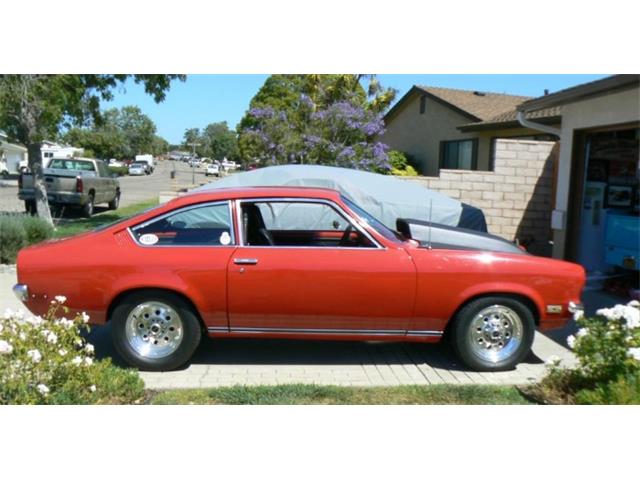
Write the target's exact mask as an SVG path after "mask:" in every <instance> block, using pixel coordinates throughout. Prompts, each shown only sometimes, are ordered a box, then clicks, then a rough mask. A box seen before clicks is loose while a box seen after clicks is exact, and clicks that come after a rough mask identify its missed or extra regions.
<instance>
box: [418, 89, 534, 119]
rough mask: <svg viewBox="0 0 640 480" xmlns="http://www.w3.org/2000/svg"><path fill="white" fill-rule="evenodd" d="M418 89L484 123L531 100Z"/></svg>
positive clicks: (484, 93) (467, 91) (482, 93)
mask: <svg viewBox="0 0 640 480" xmlns="http://www.w3.org/2000/svg"><path fill="white" fill-rule="evenodd" d="M416 87H417V88H418V89H420V90H422V91H423V92H426V93H427V94H430V95H432V96H434V97H437V98H439V99H440V100H443V101H445V102H446V103H449V104H451V105H453V106H454V107H457V108H458V109H460V110H462V111H464V112H467V113H469V114H470V115H472V116H473V117H475V118H477V119H478V120H481V121H484V120H489V119H491V118H494V117H496V116H498V115H500V114H503V113H506V112H509V111H511V110H515V108H516V106H518V105H519V104H521V103H522V102H524V101H525V100H528V99H530V98H531V97H523V96H519V95H507V94H503V93H492V92H479V91H473V90H458V89H454V88H440V87H427V86H422V85H417V86H416Z"/></svg>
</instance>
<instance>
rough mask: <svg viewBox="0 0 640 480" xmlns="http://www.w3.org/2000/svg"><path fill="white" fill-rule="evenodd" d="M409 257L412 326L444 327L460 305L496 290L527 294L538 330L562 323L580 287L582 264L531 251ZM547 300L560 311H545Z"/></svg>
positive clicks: (424, 252) (417, 252) (422, 251)
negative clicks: (413, 284)
mask: <svg viewBox="0 0 640 480" xmlns="http://www.w3.org/2000/svg"><path fill="white" fill-rule="evenodd" d="M411 255H412V257H413V259H414V262H415V264H416V268H417V271H418V280H417V282H418V286H417V298H416V307H415V315H414V320H413V322H414V325H413V327H412V329H415V330H444V329H445V328H446V325H447V323H448V322H449V320H450V319H451V318H452V317H453V316H454V314H455V312H456V311H457V310H458V309H459V308H460V307H461V306H462V305H463V304H464V303H466V302H468V301H469V300H471V299H473V298H474V297H478V296H486V295H491V294H500V293H502V294H513V295H519V296H522V297H526V298H527V299H528V300H529V301H530V302H531V303H532V304H533V305H535V308H536V310H537V315H536V317H537V320H539V325H540V327H541V328H543V329H544V328H549V327H552V326H553V327H555V326H561V325H562V324H563V323H564V322H565V321H566V319H568V318H569V317H570V314H569V313H568V311H567V310H566V307H567V304H568V303H569V302H570V301H580V294H581V291H582V288H583V286H584V270H583V269H582V267H581V266H579V265H575V264H572V263H569V262H564V261H559V260H552V259H548V258H542V257H535V256H532V255H512V254H500V253H489V252H476V251H463V250H444V249H442V250H440V249H433V250H429V249H426V248H415V249H412V250H411ZM549 304H561V305H563V312H562V313H560V314H547V313H546V306H547V305H549Z"/></svg>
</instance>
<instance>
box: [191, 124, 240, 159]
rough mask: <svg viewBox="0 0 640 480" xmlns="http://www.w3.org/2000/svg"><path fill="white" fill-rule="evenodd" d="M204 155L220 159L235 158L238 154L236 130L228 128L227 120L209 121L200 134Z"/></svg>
mask: <svg viewBox="0 0 640 480" xmlns="http://www.w3.org/2000/svg"><path fill="white" fill-rule="evenodd" d="M200 138H201V142H200V143H202V145H203V151H204V154H205V156H207V157H210V158H214V159H217V160H222V159H223V158H225V157H226V158H227V159H229V160H235V159H236V158H237V156H238V140H237V135H236V132H234V131H233V130H229V126H228V125H227V122H216V123H210V124H209V125H207V126H206V127H204V129H203V130H202V135H201V136H200Z"/></svg>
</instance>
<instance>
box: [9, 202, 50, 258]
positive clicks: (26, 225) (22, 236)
mask: <svg viewBox="0 0 640 480" xmlns="http://www.w3.org/2000/svg"><path fill="white" fill-rule="evenodd" d="M52 236H53V227H52V226H51V225H49V224H48V223H47V222H45V221H44V220H42V219H41V218H38V217H32V216H31V215H25V214H6V215H0V263H14V262H15V261H16V257H17V256H18V251H19V250H20V249H21V248H23V247H26V246H27V245H33V244H34V243H38V242H41V241H43V240H46V239H47V238H51V237H52Z"/></svg>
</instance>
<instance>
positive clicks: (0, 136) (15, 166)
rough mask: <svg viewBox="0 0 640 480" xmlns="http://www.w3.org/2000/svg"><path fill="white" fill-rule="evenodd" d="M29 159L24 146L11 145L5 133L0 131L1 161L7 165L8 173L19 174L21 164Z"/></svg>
mask: <svg viewBox="0 0 640 480" xmlns="http://www.w3.org/2000/svg"><path fill="white" fill-rule="evenodd" d="M26 159H27V149H26V148H25V147H23V146H22V145H17V144H15V143H9V142H8V141H7V136H6V135H5V133H4V132H2V131H0V161H3V162H4V164H5V165H6V169H7V172H8V173H18V171H19V169H20V163H21V162H25V161H26Z"/></svg>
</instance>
